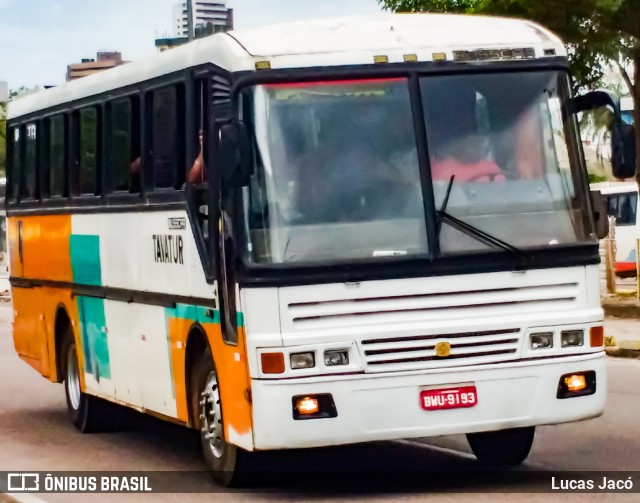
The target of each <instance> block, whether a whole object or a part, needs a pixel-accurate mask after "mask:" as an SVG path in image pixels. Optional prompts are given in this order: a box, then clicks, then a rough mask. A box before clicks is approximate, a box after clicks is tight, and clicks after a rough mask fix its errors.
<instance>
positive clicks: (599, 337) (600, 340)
mask: <svg viewBox="0 0 640 503" xmlns="http://www.w3.org/2000/svg"><path fill="white" fill-rule="evenodd" d="M589 339H590V341H589V342H590V343H591V347H592V348H597V347H599V346H604V327H603V326H599V327H591V328H590V329H589Z"/></svg>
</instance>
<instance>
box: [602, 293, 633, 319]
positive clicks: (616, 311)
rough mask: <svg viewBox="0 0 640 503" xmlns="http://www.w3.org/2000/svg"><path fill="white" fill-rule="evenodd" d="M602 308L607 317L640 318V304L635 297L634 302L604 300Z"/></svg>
mask: <svg viewBox="0 0 640 503" xmlns="http://www.w3.org/2000/svg"><path fill="white" fill-rule="evenodd" d="M602 309H604V314H605V316H607V317H614V318H624V319H640V305H638V304H637V301H636V300H635V298H634V301H633V304H631V303H629V304H627V303H619V302H615V303H614V302H606V301H603V302H602Z"/></svg>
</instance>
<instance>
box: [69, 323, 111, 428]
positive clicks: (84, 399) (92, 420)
mask: <svg viewBox="0 0 640 503" xmlns="http://www.w3.org/2000/svg"><path fill="white" fill-rule="evenodd" d="M62 369H63V372H64V391H65V395H66V397H67V410H68V412H69V418H70V419H71V422H72V423H73V425H74V426H75V427H76V428H77V429H78V430H79V431H80V432H82V433H94V432H97V431H100V430H102V429H103V428H104V425H105V420H107V418H108V417H110V416H111V415H110V414H109V412H110V411H108V410H107V408H106V407H105V405H106V404H103V403H101V401H100V400H99V399H98V398H96V397H94V396H91V395H88V394H86V393H83V392H82V391H81V388H80V365H79V364H78V351H77V346H76V342H75V340H74V338H73V332H72V330H71V327H67V332H66V334H65V336H64V342H63V344H62Z"/></svg>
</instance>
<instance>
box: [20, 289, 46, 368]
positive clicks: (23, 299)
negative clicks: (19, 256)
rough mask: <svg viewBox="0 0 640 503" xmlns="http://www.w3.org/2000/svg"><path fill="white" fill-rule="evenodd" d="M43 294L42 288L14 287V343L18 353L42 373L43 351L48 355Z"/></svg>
mask: <svg viewBox="0 0 640 503" xmlns="http://www.w3.org/2000/svg"><path fill="white" fill-rule="evenodd" d="M41 296H42V290H41V289H40V288H14V289H13V309H14V318H13V344H14V346H15V348H16V351H17V352H18V355H20V357H21V358H22V359H23V360H24V361H26V362H27V363H28V364H29V365H31V366H32V367H33V368H34V369H36V370H37V371H38V372H40V373H42V353H43V351H44V352H45V355H46V344H42V342H43V341H44V340H45V337H44V323H43V320H42V311H41V302H40V301H41ZM43 346H44V347H43ZM45 359H47V358H46V356H45Z"/></svg>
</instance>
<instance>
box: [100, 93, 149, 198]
mask: <svg viewBox="0 0 640 503" xmlns="http://www.w3.org/2000/svg"><path fill="white" fill-rule="evenodd" d="M139 110H140V108H139V103H138V99H137V97H132V98H123V99H119V100H115V101H114V102H112V103H109V120H110V125H111V128H110V131H109V140H108V141H109V146H108V147H109V161H110V162H109V165H110V167H111V173H110V177H111V189H112V190H114V191H116V192H129V193H139V192H140V171H141V167H142V166H141V159H140V113H139Z"/></svg>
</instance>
